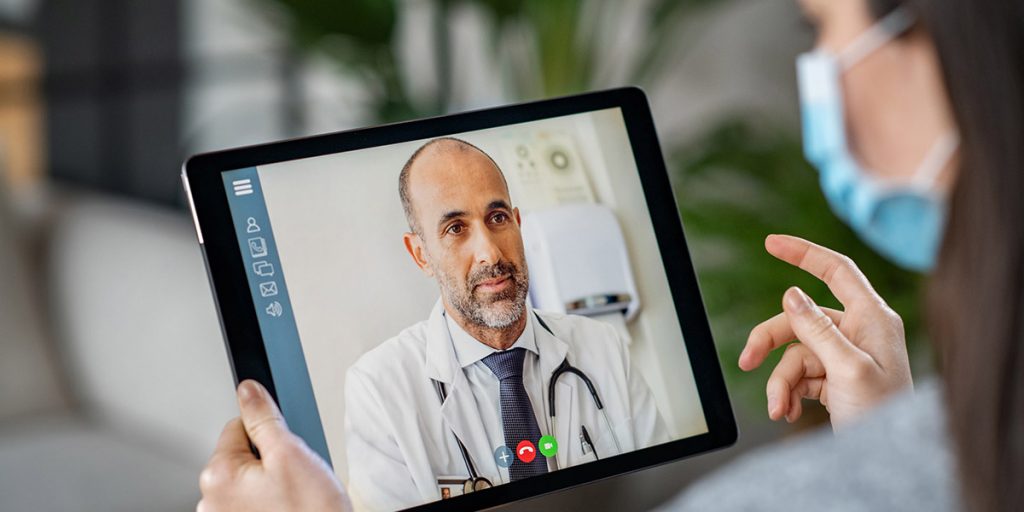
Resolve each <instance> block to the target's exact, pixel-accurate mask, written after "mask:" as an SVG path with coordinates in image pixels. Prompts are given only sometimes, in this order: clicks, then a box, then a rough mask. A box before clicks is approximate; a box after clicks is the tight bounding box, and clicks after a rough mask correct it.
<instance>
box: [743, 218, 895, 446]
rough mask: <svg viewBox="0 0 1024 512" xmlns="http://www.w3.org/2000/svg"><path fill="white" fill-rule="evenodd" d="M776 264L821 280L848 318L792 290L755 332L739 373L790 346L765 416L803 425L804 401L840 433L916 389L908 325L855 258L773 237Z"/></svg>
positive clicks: (771, 384) (769, 243)
mask: <svg viewBox="0 0 1024 512" xmlns="http://www.w3.org/2000/svg"><path fill="white" fill-rule="evenodd" d="M765 248H766V249H767V250H768V252H769V253H771V254H772V256H775V257H776V258H779V259H780V260H782V261H785V262H786V263H789V264H791V265H795V266H798V267H800V268H802V269H804V270H806V271H807V272H809V273H811V274H812V275H814V276H815V277H817V278H818V279H821V280H822V281H824V282H825V284H827V285H828V287H829V289H830V290H832V293H833V294H834V295H835V296H836V298H837V299H839V302H840V303H842V305H843V307H844V311H836V310H833V309H828V308H821V307H818V306H817V305H816V304H815V303H814V301H812V300H811V299H810V297H808V296H807V295H806V294H805V293H804V292H803V291H802V290H800V289H799V288H797V287H792V288H790V289H789V290H787V291H786V293H785V295H784V296H783V298H782V310H783V312H782V313H780V314H778V315H776V316H774V317H772V318H770V319H768V320H766V321H764V322H763V323H761V324H760V325H758V326H757V327H755V328H754V329H753V330H752V331H751V332H750V337H749V338H748V339H747V346H746V347H745V348H744V349H743V352H742V353H741V354H740V360H739V365H740V368H742V369H743V370H746V371H750V370H753V369H754V368H757V367H758V366H760V365H761V363H762V362H764V359H765V357H766V356H767V355H768V353H769V352H770V351H772V350H775V349H777V348H779V347H782V346H783V345H786V344H787V343H789V342H790V341H794V340H797V341H798V342H797V343H793V344H790V345H788V346H787V347H786V349H785V352H784V353H783V354H782V359H781V360H780V361H779V364H778V365H777V366H776V367H775V370H774V371H773V372H772V375H771V377H769V379H768V384H767V386H766V391H767V393H768V416H769V417H771V418H772V419H773V420H778V419H779V418H782V417H785V418H786V420H787V421H789V422H793V421H796V419H797V418H799V417H800V414H801V413H802V412H803V408H802V406H801V404H800V401H801V399H803V398H810V399H814V400H820V401H821V403H822V404H823V405H824V406H825V407H826V409H828V412H829V415H830V418H831V421H832V427H833V429H839V428H841V427H842V426H843V425H845V424H847V423H849V422H850V420H853V419H855V418H857V417H858V416H860V415H861V414H863V413H864V412H865V411H867V410H869V409H871V408H872V407H874V406H875V405H876V404H878V403H879V402H880V401H882V400H884V399H885V398H886V397H888V396H889V395H891V394H893V393H894V392H897V391H900V390H903V389H907V388H911V387H912V386H913V382H912V380H911V376H910V362H909V360H908V357H907V347H906V341H905V339H904V332H903V320H902V319H900V317H899V315H897V314H896V313H895V312H894V311H893V310H892V309H891V308H889V306H888V305H887V304H886V303H885V301H884V300H882V298H881V297H879V296H878V294H877V293H876V292H875V290H874V289H873V288H872V287H871V284H870V283H869V282H868V280H867V278H866V277H864V274H862V273H861V271H860V269H858V268H857V266H856V265H855V264H854V263H853V261H852V260H850V258H848V257H846V256H843V255H842V254H839V253H837V252H835V251H831V250H829V249H826V248H824V247H821V246H818V245H815V244H812V243H810V242H808V241H806V240H803V239H800V238H796V237H791V236H782V235H771V236H769V237H768V238H767V239H766V240H765Z"/></svg>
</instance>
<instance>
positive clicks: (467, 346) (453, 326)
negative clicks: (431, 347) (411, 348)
mask: <svg viewBox="0 0 1024 512" xmlns="http://www.w3.org/2000/svg"><path fill="white" fill-rule="evenodd" d="M527 315H529V316H528V317H527V321H526V327H525V328H524V329H523V332H522V333H520V334H519V338H518V339H516V342H515V343H513V344H512V346H511V347H509V349H512V348H524V349H526V350H528V351H530V352H532V353H533V354H534V355H540V351H539V350H537V340H536V339H535V338H534V335H533V333H534V329H535V327H534V323H536V317H535V316H534V315H533V314H532V311H531V310H530V309H529V308H527ZM444 316H445V325H446V326H447V327H448V331H449V332H450V333H451V335H452V345H453V346H454V348H455V356H456V358H457V359H458V361H459V367H460V368H465V367H467V366H469V365H472V364H474V363H476V362H477V361H479V360H481V359H483V358H485V357H487V356H489V355H491V354H493V353H495V352H497V350H495V349H494V348H491V347H489V346H487V345H484V344H483V343H481V342H480V341H479V340H477V339H476V338H474V337H473V336H471V335H470V334H469V333H468V332H466V331H465V330H464V329H463V328H462V327H461V326H460V325H459V324H458V323H457V322H455V320H454V319H452V318H451V316H449V315H448V314H447V313H444Z"/></svg>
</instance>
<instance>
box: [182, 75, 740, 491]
mask: <svg viewBox="0 0 1024 512" xmlns="http://www.w3.org/2000/svg"><path fill="white" fill-rule="evenodd" d="M609 108H620V109H621V112H622V116H623V119H624V120H625V125H626V131H627V134H628V137H629V142H630V145H631V147H632V150H633V155H634V158H635V160H636V165H637V169H638V170H639V173H640V181H641V184H642V186H643V190H644V197H645V199H646V201H647V206H648V210H649V212H650V216H651V223H652V225H653V227H654V232H655V236H656V239H657V243H658V248H659V251H660V253H661V259H662V262H663V264H664V266H665V273H666V275H667V276H668V284H669V288H670V290H671V294H672V299H673V301H674V302H675V307H676V313H677V315H678V318H679V322H680V327H681V329H682V332H683V339H684V342H685V344H686V349H687V353H688V356H689V364H690V366H691V368H692V371H693V376H694V380H695V381H696V385H697V392H698V396H699V397H700V400H701V407H702V410H703V412H704V418H705V421H706V423H707V426H708V432H707V433H704V434H699V435H696V436H692V437H687V438H683V439H678V440H675V441H671V442H669V443H665V444H662V445H658V446H653V447H649V448H643V449H640V450H636V451H633V452H629V453H624V454H620V455H617V456H614V457H610V458H608V459H603V460H600V461H595V462H590V463H587V464H582V465H579V466H573V467H570V468H565V469H560V470H559V471H555V472H552V473H548V474H546V475H543V476H539V477H533V478H529V479H526V480H521V481H518V482H511V483H507V484H503V485H499V486H495V487H493V488H491V489H487V490H484V491H480V492H475V493H470V494H467V495H463V496H458V497H455V498H451V499H447V500H439V501H434V502H430V503H426V504H424V505H420V506H417V507H414V508H413V509H410V510H423V511H427V510H478V509H481V508H486V507H492V506H497V505H501V504H506V503H511V502H513V501H518V500H522V499H526V498H532V497H536V496H539V495H542V494H546V493H550V492H554V491H558V490H563V489H567V488H570V487H574V486H577V485H582V484H586V483H590V482H593V481H596V480H600V479H604V478H608V477H612V476H616V475H621V474H624V473H629V472H632V471H637V470H641V469H645V468H649V467H652V466H656V465H659V464H665V463H668V462H672V461H676V460H679V459H682V458H684V457H687V456H692V455H697V454H701V453H705V452H708V451H712V450H715V449H720V448H725V447H728V446H730V445H732V444H733V443H735V442H736V439H737V436H738V431H737V428H736V421H735V418H734V416H733V412H732V406H731V404H730V402H729V396H728V394H727V392H726V387H725V380H724V378H723V375H722V369H721V366H720V365H719V361H718V355H717V352H716V349H715V346H714V342H713V340H712V336H711V329H710V326H709V325H708V320H707V314H706V312H705V309H704V303H703V301H702V299H701V293H700V288H699V285H698V282H697V277H696V274H695V270H694V268H693V264H692V261H691V259H690V254H689V250H688V248H687V245H686V239H685V237H684V234H683V225H682V221H681V219H680V217H679V211H678V208H677V207H676V202H675V197H674V196H673V194H672V187H671V185H670V183H669V177H668V172H667V170H666V167H665V161H664V158H663V157H662V153H661V147H660V145H659V143H658V137H657V133H656V131H655V128H654V121H653V119H652V117H651V111H650V107H649V105H648V102H647V98H646V96H645V95H644V93H643V91H642V90H640V89H638V88H634V87H629V88H621V89H612V90H606V91H598V92H592V93H586V94H580V95H576V96H568V97H563V98H556V99H549V100H542V101H536V102H530V103H523V104H518V105H511V106H504V107H497V108H490V109H485V110H477V111H472V112H466V113H460V114H453V115H448V116H442V117H435V118H429V119H422V120H416V121H408V122H402V123H396V124H389V125H384V126H377V127H372V128H363V129H357V130H351V131H344V132H337V133H331V134H326V135H318V136H313V137H307V138H300V139H293V140H286V141H281V142H273V143H269V144H261V145H257V146H248V147H242V148H236V149H229V150H224V151H217V152H212V153H204V154H200V155H196V156H193V157H191V158H189V159H188V160H187V161H186V162H185V165H184V169H183V173H182V177H183V182H184V186H185V189H186V190H185V191H186V195H187V196H188V198H189V202H190V206H191V208H192V213H193V217H194V220H195V222H196V230H197V233H198V236H199V242H200V246H201V247H202V252H203V256H204V259H205V262H206V266H207V271H208V275H209V278H210V284H211V287H212V290H213V295H214V300H215V303H216V305H217V309H218V313H219V317H220V322H221V328H222V330H223V334H224V338H225V344H226V346H227V350H228V354H229V359H230V361H231V366H232V371H233V372H234V377H235V382H236V383H238V382H241V381H242V380H245V379H255V380H257V381H259V382H261V383H262V384H263V385H264V386H266V387H267V389H268V390H269V391H270V393H271V395H273V396H274V399H275V400H277V393H276V390H275V389H276V388H275V386H274V382H273V379H272V378H271V374H270V367H269V362H268V359H267V354H266V351H265V348H264V344H263V338H262V335H261V332H260V329H259V323H258V320H257V310H256V308H255V304H254V302H253V299H252V297H251V295H250V293H249V291H248V290H249V285H248V281H247V278H246V273H245V266H244V262H243V259H242V254H241V250H240V248H239V245H238V241H237V239H236V237H235V231H234V225H233V222H232V219H231V213H230V210H229V208H228V194H227V193H226V191H225V188H224V182H223V181H222V177H221V173H222V172H227V171H232V170H237V169H243V168H249V167H256V166H263V165H268V164H272V163H277V162H286V161H290V160H297V159H301V158H310V157H316V156H321V155H329V154H334V153H340V152H345V151H352V150H358V149H365V148H370V147H376V146H386V145H390V144H395V143H399V142H407V141H413V140H423V139H430V138H435V137H441V136H446V135H453V134H459V133H464V132H470V131H475V130H481V129H487V128H494V127H499V126H505V125H513V124H518V123H524V122H529V121H536V120H541V119H547V118H553V117H560V116H566V115H572V114H580V113H585V112H591V111H595V110H603V109H609Z"/></svg>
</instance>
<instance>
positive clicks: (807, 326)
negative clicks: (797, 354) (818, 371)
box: [782, 286, 870, 370]
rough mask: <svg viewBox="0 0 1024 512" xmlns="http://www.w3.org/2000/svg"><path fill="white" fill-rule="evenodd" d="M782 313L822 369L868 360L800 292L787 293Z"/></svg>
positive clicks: (793, 288)
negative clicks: (816, 357) (816, 358)
mask: <svg viewBox="0 0 1024 512" xmlns="http://www.w3.org/2000/svg"><path fill="white" fill-rule="evenodd" d="M782 310H783V311H784V312H785V313H786V317H787V318H789V323H790V325H791V326H792V327H793V332H794V333H795V334H796V337H797V339H799V340H800V341H801V342H802V343H803V344H804V345H806V346H807V348H809V349H810V350H811V352H814V355H816V356H818V359H820V360H821V362H822V364H823V365H824V367H825V369H826V370H828V369H829V368H833V367H835V368H839V367H841V366H848V365H855V364H860V363H863V362H865V361H864V358H868V359H870V356H868V355H867V354H865V353H864V352H862V351H861V350H860V349H859V348H857V347H856V346H854V344H853V343H851V342H850V340H849V339H847V338H846V335H844V334H843V333H842V332H840V331H839V327H838V326H837V325H836V324H835V322H833V321H832V319H831V318H829V316H828V315H827V314H825V312H824V311H822V310H821V308H819V307H818V305H817V304H815V303H814V301H812V300H811V298H810V297H808V296H807V294H806V293H804V292H803V291H802V290H801V289H800V288H797V287H795V286H794V287H792V288H790V289H788V290H786V294H785V295H783V297H782Z"/></svg>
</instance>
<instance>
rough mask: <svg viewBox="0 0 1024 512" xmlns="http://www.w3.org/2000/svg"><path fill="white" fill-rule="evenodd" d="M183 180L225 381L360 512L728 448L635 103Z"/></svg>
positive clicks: (486, 499) (601, 98) (338, 143)
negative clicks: (223, 348)
mask: <svg viewBox="0 0 1024 512" xmlns="http://www.w3.org/2000/svg"><path fill="white" fill-rule="evenodd" d="M183 182H184V187H185V190H186V193H187V195H188V198H189V201H190V206H191V208H192V212H193V215H194V218H195V222H196V230H197V233H198V237H199V243H200V245H201V247H202V249H203V254H204V255H205V258H206V264H207V269H208V271H209V276H210V281H211V284H212V288H213V293H214V297H215V299H216V304H217V306H218V309H219V313H220V318H221V323H222V327H223V330H224V336H225V339H226V344H227V349H228V352H229V356H230V360H231V363H232V368H233V371H234V373H235V378H236V381H240V380H243V379H256V380H258V381H259V382H261V383H263V384H264V385H265V386H266V387H267V389H269V390H270V392H271V394H272V395H273V396H274V397H275V399H276V400H277V402H278V404H279V405H280V408H281V411H282V413H283V415H284V417H285V419H286V420H287V422H288V425H289V427H290V428H291V429H292V430H293V431H294V432H296V433H297V434H298V435H299V436H301V437H302V438H303V439H304V440H305V441H306V443H307V444H308V445H309V446H310V447H311V448H312V449H313V450H314V451H316V452H317V453H319V454H320V455H321V456H322V457H323V458H324V459H325V460H326V461H328V463H329V464H330V465H331V467H332V468H333V469H334V471H335V472H336V474H337V476H338V478H339V479H340V480H341V481H342V482H343V483H344V484H345V486H346V488H347V489H348V491H349V493H350V494H351V496H352V498H353V501H354V504H355V505H356V508H357V509H358V510H394V509H402V508H418V509H422V510H471V509H472V510H477V509H480V508H484V507H489V506H494V505H499V504H503V503H508V502H511V501H515V500H519V499H523V498H527V497H532V496H537V495H540V494H543V493H548V492H552V491H555V490H558V489H565V488H567V487H570V486H574V485H579V484H583V483H586V482H591V481H594V480H596V479H601V478H606V477H610V476H613V475H617V474H621V473H625V472H630V471H636V470H640V469H643V468H647V467H650V466H653V465H657V464H662V463H666V462H669V461H673V460H677V459H680V458H682V457H686V456H690V455H694V454H699V453H702V452H706V451H709V450H713V449H716V448H721V447H725V446H728V445H730V444H732V443H733V442H735V440H736V436H737V430H736V424H735V420H734V418H733V414H732V409H731V406H730V404H729V399H728V395H727V393H726V389H725V385H724V381H723V378H722V372H721V368H720V366H719V363H718V359H717V356H716V352H715V347H714V344H713V341H712V338H711V333H710V329H709V327H708V320H707V317H706V314H705V311H704V306H703V304H702V302H701V295H700V291H699V289H698V286H697V279H696V276H695V274H694V269H693V265H692V263H691V260H690V256H689V253H688V251H687V246H686V239H685V237H684V236H683V227H682V224H681V222H680V218H679V214H678V210H677V207H676V203H675V200H674V197H673V194H672V188H671V186H670V184H669V178H668V174H667V172H666V168H665V163H664V160H663V158H662V154H661V150H660V148H659V146H658V138H657V135H656V133H655V128H654V123H653V121H652V118H651V112H650V108H649V106H648V103H647V100H646V98H645V96H644V94H643V92H642V91H640V90H639V89H635V88H626V89H615V90H608V91H600V92H594V93H589V94H583V95H579V96H572V97H566V98H560V99H552V100H545V101H538V102H533V103H525V104H520V105H513V106H506V107H500V108H493V109H487V110H480V111H475V112H468V113H462V114H455V115H449V116H444V117H437V118H433V119H424V120H418V121H411V122H405V123H398V124H392V125H387V126H380V127H375V128H367V129H360V130H353V131H347V132H341V133H333V134H328V135H320V136H316V137H309V138H303V139H297V140H289V141H283V142H275V143H271V144H264V145H259V146H252V147H245V148H239V149H231V150H227V151H220V152H215V153H207V154H202V155H197V156H194V157H192V158H190V159H189V160H188V161H187V162H186V164H185V166H184V172H183Z"/></svg>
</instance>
